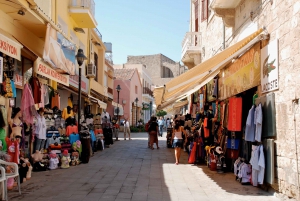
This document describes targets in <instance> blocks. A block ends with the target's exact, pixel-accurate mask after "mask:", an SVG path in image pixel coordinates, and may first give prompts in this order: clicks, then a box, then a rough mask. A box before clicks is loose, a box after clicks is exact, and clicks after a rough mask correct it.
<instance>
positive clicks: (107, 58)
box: [105, 53, 114, 66]
mask: <svg viewBox="0 0 300 201" xmlns="http://www.w3.org/2000/svg"><path fill="white" fill-rule="evenodd" d="M105 60H106V61H107V62H108V63H109V64H110V65H112V66H113V65H114V61H113V55H112V53H106V54H105Z"/></svg>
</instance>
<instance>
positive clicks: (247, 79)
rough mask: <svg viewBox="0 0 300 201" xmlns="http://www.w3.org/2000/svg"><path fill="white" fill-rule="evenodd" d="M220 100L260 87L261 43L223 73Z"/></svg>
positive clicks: (220, 82)
mask: <svg viewBox="0 0 300 201" xmlns="http://www.w3.org/2000/svg"><path fill="white" fill-rule="evenodd" d="M219 77H220V78H219V80H218V81H219V93H218V98H219V99H220V100H224V99H226V98H228V97H231V96H234V95H236V94H239V93H241V92H243V91H246V90H248V89H251V88H253V87H256V86H259V85H260V43H256V44H255V45H254V46H253V47H252V48H251V49H250V50H249V51H247V52H245V54H243V56H241V57H240V58H238V59H236V60H235V61H233V63H232V64H231V65H230V66H228V67H227V68H225V69H224V70H223V71H221V73H220V76H219Z"/></svg>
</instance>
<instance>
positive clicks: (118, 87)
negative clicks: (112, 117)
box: [116, 84, 121, 123]
mask: <svg viewBox="0 0 300 201" xmlns="http://www.w3.org/2000/svg"><path fill="white" fill-rule="evenodd" d="M116 90H117V92H118V107H117V119H118V122H119V123H120V119H119V111H120V109H119V94H120V91H121V87H120V85H119V84H118V86H117V88H116Z"/></svg>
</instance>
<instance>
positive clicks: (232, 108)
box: [228, 97, 242, 131]
mask: <svg viewBox="0 0 300 201" xmlns="http://www.w3.org/2000/svg"><path fill="white" fill-rule="evenodd" d="M228 130H229V131H242V98H237V97H232V98H229V117H228Z"/></svg>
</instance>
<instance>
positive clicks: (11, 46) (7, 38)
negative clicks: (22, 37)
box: [0, 29, 23, 61]
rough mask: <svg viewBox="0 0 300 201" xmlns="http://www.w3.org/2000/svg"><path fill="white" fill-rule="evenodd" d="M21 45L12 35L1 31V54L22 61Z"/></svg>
mask: <svg viewBox="0 0 300 201" xmlns="http://www.w3.org/2000/svg"><path fill="white" fill-rule="evenodd" d="M22 48H23V45H21V44H20V43H19V42H18V41H17V40H16V39H14V37H13V36H12V35H10V34H9V33H7V32H6V31H4V30H3V29H0V52H2V53H4V54H6V55H8V56H10V57H12V58H15V59H18V60H19V61H21V49H22Z"/></svg>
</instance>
